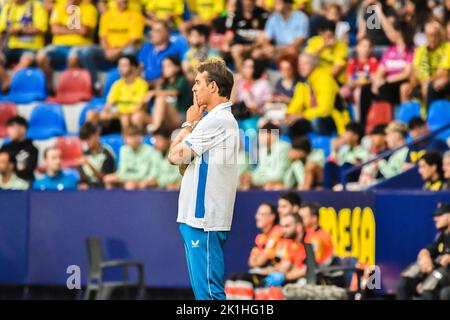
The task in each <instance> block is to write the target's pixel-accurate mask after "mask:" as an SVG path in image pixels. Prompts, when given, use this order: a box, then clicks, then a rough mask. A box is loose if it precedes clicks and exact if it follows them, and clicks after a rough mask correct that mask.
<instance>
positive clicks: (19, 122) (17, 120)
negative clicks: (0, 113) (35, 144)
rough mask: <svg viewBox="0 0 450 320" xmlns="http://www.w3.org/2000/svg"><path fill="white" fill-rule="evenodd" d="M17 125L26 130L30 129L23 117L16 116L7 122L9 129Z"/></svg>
mask: <svg viewBox="0 0 450 320" xmlns="http://www.w3.org/2000/svg"><path fill="white" fill-rule="evenodd" d="M15 124H17V125H19V126H22V127H25V128H28V121H27V120H26V119H25V118H24V117H21V116H14V117H11V118H9V119H8V122H7V126H8V127H9V126H12V125H15Z"/></svg>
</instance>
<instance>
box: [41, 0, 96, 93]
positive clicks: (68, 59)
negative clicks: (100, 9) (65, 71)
mask: <svg viewBox="0 0 450 320" xmlns="http://www.w3.org/2000/svg"><path fill="white" fill-rule="evenodd" d="M96 26H97V9H96V8H95V6H94V5H93V4H92V3H90V2H89V1H86V0H61V1H59V2H57V3H56V5H55V7H54V9H53V11H52V14H51V16H50V27H51V33H52V35H53V40H52V44H50V45H48V46H46V47H45V48H44V49H42V50H40V51H39V52H38V54H37V63H38V65H39V67H40V68H42V69H43V70H44V72H45V74H46V78H47V86H48V87H49V88H50V89H52V87H53V86H52V76H51V75H52V71H53V69H54V68H61V67H64V66H65V65H66V63H67V65H68V66H69V67H75V66H77V65H78V56H79V52H80V48H82V47H83V46H88V45H91V44H92V43H93V38H94V31H95V27H96Z"/></svg>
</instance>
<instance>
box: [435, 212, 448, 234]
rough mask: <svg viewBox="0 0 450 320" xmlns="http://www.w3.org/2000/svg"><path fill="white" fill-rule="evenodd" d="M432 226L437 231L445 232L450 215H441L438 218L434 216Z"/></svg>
mask: <svg viewBox="0 0 450 320" xmlns="http://www.w3.org/2000/svg"><path fill="white" fill-rule="evenodd" d="M433 220H434V225H435V226H436V229H438V230H445V229H447V228H448V225H449V223H450V213H445V214H441V215H440V216H434V217H433Z"/></svg>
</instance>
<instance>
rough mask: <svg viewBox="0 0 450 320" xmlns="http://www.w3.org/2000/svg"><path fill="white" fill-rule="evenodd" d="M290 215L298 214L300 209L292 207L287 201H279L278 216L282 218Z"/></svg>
mask: <svg viewBox="0 0 450 320" xmlns="http://www.w3.org/2000/svg"><path fill="white" fill-rule="evenodd" d="M289 214H298V207H297V206H294V205H292V204H291V203H290V202H289V201H287V200H286V199H279V200H278V215H279V216H280V218H282V217H284V216H287V215H289Z"/></svg>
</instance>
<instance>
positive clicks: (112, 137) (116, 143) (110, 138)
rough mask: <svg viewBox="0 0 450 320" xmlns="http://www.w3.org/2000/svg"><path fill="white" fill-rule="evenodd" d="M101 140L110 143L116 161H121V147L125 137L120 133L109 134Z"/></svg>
mask: <svg viewBox="0 0 450 320" xmlns="http://www.w3.org/2000/svg"><path fill="white" fill-rule="evenodd" d="M100 142H101V143H103V144H106V145H108V146H109V147H111V149H112V150H113V151H114V154H115V158H116V163H119V160H120V159H119V157H120V148H121V147H122V146H123V145H124V141H123V137H122V135H120V134H108V135H105V136H102V137H101V138H100Z"/></svg>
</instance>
